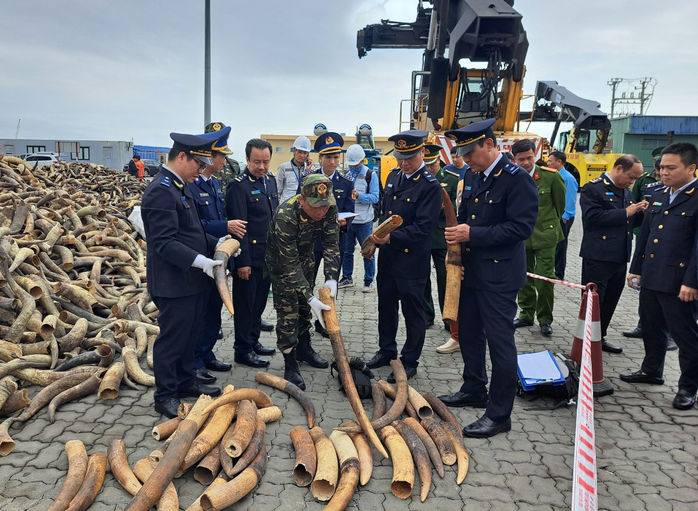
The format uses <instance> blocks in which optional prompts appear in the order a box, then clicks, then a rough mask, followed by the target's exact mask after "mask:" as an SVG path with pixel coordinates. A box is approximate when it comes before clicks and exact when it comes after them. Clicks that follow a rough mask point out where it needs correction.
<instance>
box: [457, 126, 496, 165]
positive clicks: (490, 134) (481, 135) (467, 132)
mask: <svg viewBox="0 0 698 511" xmlns="http://www.w3.org/2000/svg"><path fill="white" fill-rule="evenodd" d="M495 122H496V119H485V120H484V121H478V122H474V123H472V124H469V125H468V126H465V127H463V128H458V129H457V130H450V131H447V132H446V133H445V135H446V136H447V137H448V138H450V139H451V140H453V141H454V142H455V143H456V148H457V150H458V156H464V155H466V154H468V153H469V152H470V151H472V150H473V148H474V147H475V144H477V143H478V142H479V141H480V140H484V139H487V138H491V139H492V140H494V141H495V142H496V141H497V137H496V136H495V134H494V130H493V129H492V126H493V125H494V123H495Z"/></svg>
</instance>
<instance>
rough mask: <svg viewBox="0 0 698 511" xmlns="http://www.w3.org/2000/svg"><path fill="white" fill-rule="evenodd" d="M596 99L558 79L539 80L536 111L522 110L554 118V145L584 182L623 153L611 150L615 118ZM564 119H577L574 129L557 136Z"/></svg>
mask: <svg viewBox="0 0 698 511" xmlns="http://www.w3.org/2000/svg"><path fill="white" fill-rule="evenodd" d="M600 106H601V105H599V104H598V103H597V102H595V101H591V100H588V99H584V98H580V97H579V96H577V95H576V94H574V93H572V92H570V91H569V90H567V89H566V88H565V87H563V86H561V85H559V84H558V83H557V82H554V81H539V82H538V83H537V84H536V96H535V102H534V109H533V111H532V112H521V118H522V120H523V119H528V120H529V121H543V122H554V123H555V128H554V129H553V133H552V135H551V137H550V147H551V148H554V147H556V148H557V150H559V151H562V152H564V153H565V155H566V156H567V164H566V168H567V169H568V170H569V171H570V172H571V173H572V174H573V175H574V176H575V178H576V179H577V181H578V182H579V184H580V186H581V185H584V184H585V183H587V182H588V181H590V180H591V179H594V178H596V177H599V176H600V175H601V174H602V173H603V172H606V171H610V170H611V169H612V168H613V164H614V163H615V161H616V160H617V159H618V157H619V156H621V155H620V154H614V153H612V152H607V148H606V143H607V142H608V135H609V134H610V132H611V121H610V120H609V119H608V115H606V114H605V113H603V112H602V111H601V110H600V109H599V108H600ZM563 122H573V123H574V126H573V127H572V129H571V130H570V131H566V132H563V133H561V134H560V140H559V141H558V144H557V146H556V145H555V138H556V137H557V132H558V131H559V129H560V124H561V123H563Z"/></svg>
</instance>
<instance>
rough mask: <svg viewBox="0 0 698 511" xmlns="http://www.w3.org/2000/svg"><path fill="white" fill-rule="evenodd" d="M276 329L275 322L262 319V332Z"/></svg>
mask: <svg viewBox="0 0 698 511" xmlns="http://www.w3.org/2000/svg"><path fill="white" fill-rule="evenodd" d="M273 330H274V323H269V322H268V321H264V320H262V332H272V331H273Z"/></svg>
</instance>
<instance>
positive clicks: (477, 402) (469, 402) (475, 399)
mask: <svg viewBox="0 0 698 511" xmlns="http://www.w3.org/2000/svg"><path fill="white" fill-rule="evenodd" d="M439 399H440V400H441V402H443V404H445V405H446V406H450V407H452V408H462V407H463V406H471V407H473V408H485V407H486V406H487V393H485V394H466V393H465V392H460V391H459V392H454V393H453V394H445V395H443V396H439Z"/></svg>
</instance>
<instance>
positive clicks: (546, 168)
mask: <svg viewBox="0 0 698 511" xmlns="http://www.w3.org/2000/svg"><path fill="white" fill-rule="evenodd" d="M541 169H543V170H547V171H548V172H557V169H551V168H550V167H541Z"/></svg>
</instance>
